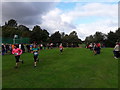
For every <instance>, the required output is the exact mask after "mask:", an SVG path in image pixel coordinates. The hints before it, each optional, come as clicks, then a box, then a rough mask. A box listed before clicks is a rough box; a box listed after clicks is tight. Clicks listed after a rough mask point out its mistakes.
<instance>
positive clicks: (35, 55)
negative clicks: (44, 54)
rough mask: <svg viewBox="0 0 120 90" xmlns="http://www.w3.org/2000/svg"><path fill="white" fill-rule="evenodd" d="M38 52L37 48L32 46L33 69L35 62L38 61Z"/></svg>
mask: <svg viewBox="0 0 120 90" xmlns="http://www.w3.org/2000/svg"><path fill="white" fill-rule="evenodd" d="M38 51H39V49H38V48H37V46H36V45H33V48H32V53H33V56H34V67H36V63H37V61H39V59H38Z"/></svg>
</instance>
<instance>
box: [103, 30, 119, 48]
mask: <svg viewBox="0 0 120 90" xmlns="http://www.w3.org/2000/svg"><path fill="white" fill-rule="evenodd" d="M117 40H118V38H117V37H116V33H114V32H112V31H110V32H109V33H108V35H107V39H106V40H105V45H106V46H107V47H114V46H115V43H116V42H117Z"/></svg>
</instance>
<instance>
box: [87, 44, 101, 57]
mask: <svg viewBox="0 0 120 90" xmlns="http://www.w3.org/2000/svg"><path fill="white" fill-rule="evenodd" d="M86 48H89V49H90V50H91V51H93V52H94V55H97V54H100V52H101V44H100V43H90V44H88V45H87V46H86Z"/></svg>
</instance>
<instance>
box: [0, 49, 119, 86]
mask: <svg viewBox="0 0 120 90" xmlns="http://www.w3.org/2000/svg"><path fill="white" fill-rule="evenodd" d="M112 50H113V49H111V48H104V49H102V52H101V54H100V55H96V56H94V54H93V52H92V51H90V50H88V49H85V48H65V49H64V52H63V54H62V55H61V54H60V53H59V49H52V50H42V51H40V54H39V58H40V62H39V63H37V67H36V68H34V67H33V55H32V54H31V53H24V54H22V56H21V59H23V60H24V62H25V63H24V64H23V65H22V64H21V65H20V67H19V68H18V69H15V68H14V65H15V59H14V56H13V55H5V56H3V58H2V65H3V66H2V71H3V88H117V87H118V60H116V59H114V58H113V53H112Z"/></svg>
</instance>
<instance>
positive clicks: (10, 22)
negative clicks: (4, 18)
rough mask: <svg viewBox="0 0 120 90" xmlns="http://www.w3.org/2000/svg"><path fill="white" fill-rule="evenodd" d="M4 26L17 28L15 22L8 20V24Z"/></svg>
mask: <svg viewBox="0 0 120 90" xmlns="http://www.w3.org/2000/svg"><path fill="white" fill-rule="evenodd" d="M5 25H7V26H11V27H17V22H16V20H14V19H10V20H9V21H8V23H5Z"/></svg>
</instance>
